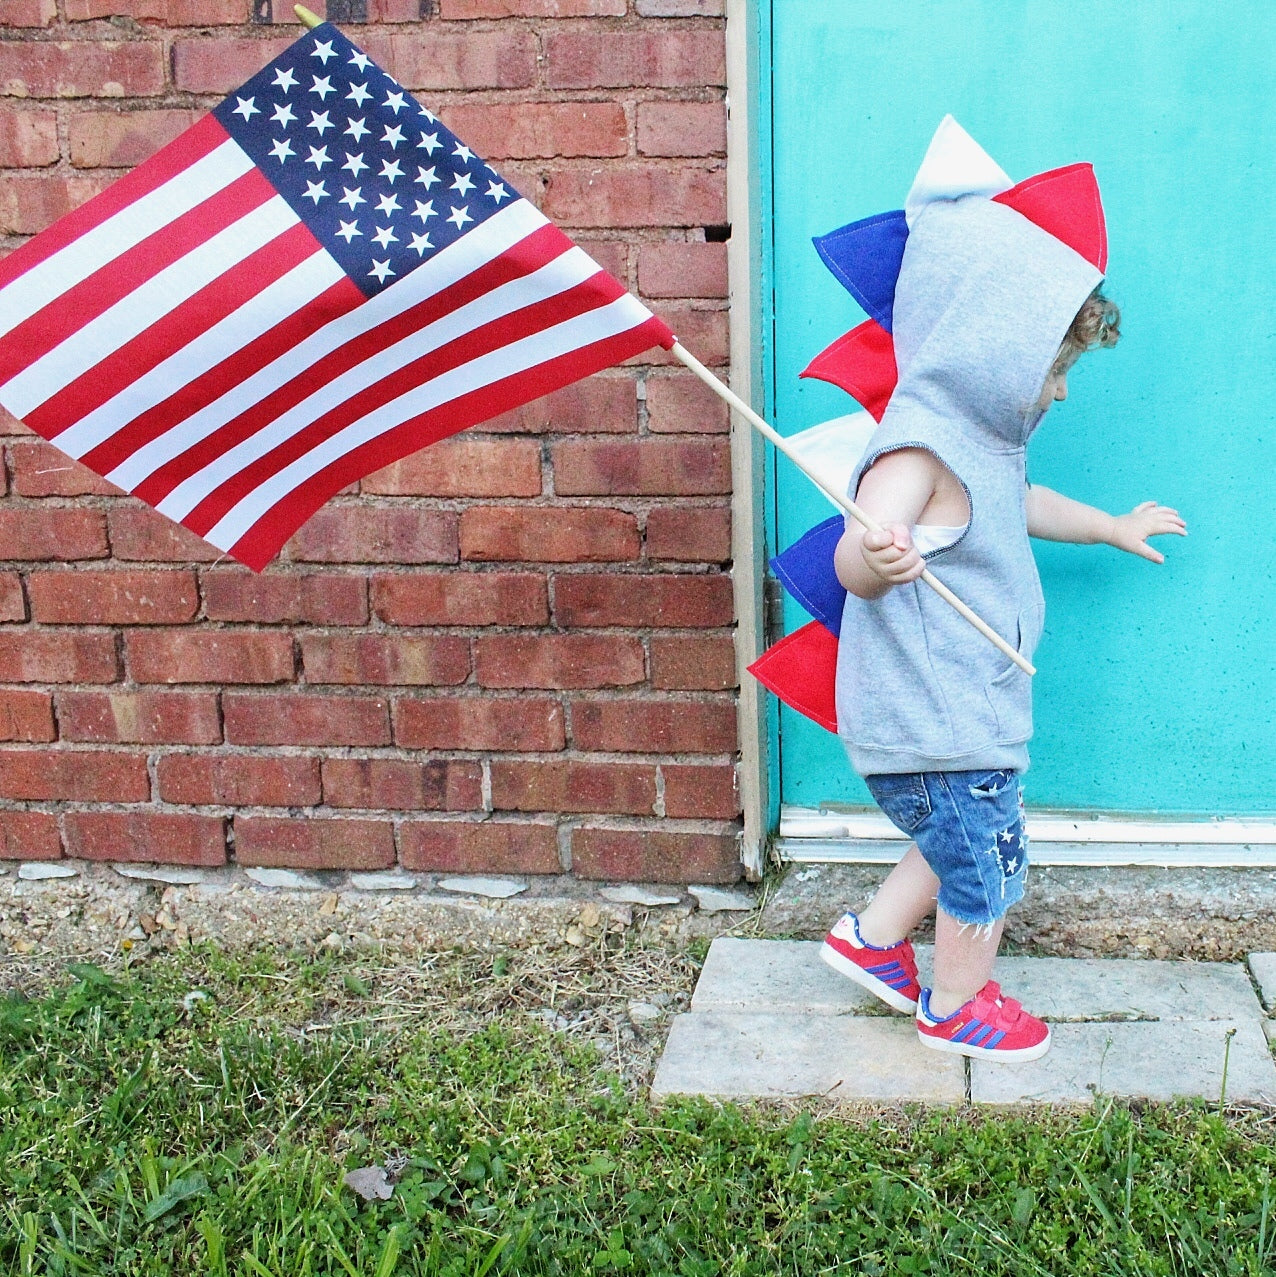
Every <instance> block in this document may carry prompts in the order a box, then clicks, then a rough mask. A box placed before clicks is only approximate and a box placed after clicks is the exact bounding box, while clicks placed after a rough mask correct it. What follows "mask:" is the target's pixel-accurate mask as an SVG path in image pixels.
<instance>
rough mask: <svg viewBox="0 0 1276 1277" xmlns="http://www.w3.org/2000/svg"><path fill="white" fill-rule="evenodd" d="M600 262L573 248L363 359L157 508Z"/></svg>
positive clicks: (196, 492) (166, 510)
mask: <svg viewBox="0 0 1276 1277" xmlns="http://www.w3.org/2000/svg"><path fill="white" fill-rule="evenodd" d="M597 272H598V264H597V262H595V261H593V260H592V259H591V258H590V257H589V255H588V254H587V253H585V252H584V250H583V249H579V248H570V249H568V251H567V252H565V253H563V254H562V255H561V256H559V257H556V258H555V259H554V260H553V261H551V262H549V263H547V264H546V265H544V266H542V267H541V268H540V270H538V271H533V272H532V274H530V275H525V276H524V277H523V278H522V279H516V280H511V281H510V282H509V283H508V284H503V285H501V287H500V288H496V289H493V290H492V291H491V292H489V293H484V294H483V295H482V296H481V297H477V298H475V299H474V301H472V302H470V303H469V304H468V305H465V306H462V307H460V308H459V309H457V310H454V311H452V312H451V313H450V314H448V315H444V316H443V317H442V318H441V319H436V320H435V321H434V323H432V324H427V325H426V326H425V327H424V328H419V329H417V330H416V331H415V332H411V333H409V334H408V335H407V336H406V337H403V338H401V339H400V340H399V341H397V342H395V344H394V345H392V346H387V347H386V348H384V349H383V350H379V351H377V352H376V353H375V354H373V355H371V356H369V357H368V358H367V359H365V360H364V361H363V362H362V363H359V364H356V365H355V366H354V367H353V368H350V369H347V370H346V371H345V372H344V373H342V374H341V376H339V377H334V378H333V379H332V380H331V381H329V382H327V383H326V384H324V385H322V386H320V387H319V389H318V390H316V391H315V392H314V393H313V394H312V395H309V396H307V397H306V398H305V399H303V400H302V401H301V402H300V403H299V404H297V405H295V406H294V407H292V408H290V409H289V410H288V411H287V412H285V413H284V414H283V415H282V416H279V417H276V418H275V419H274V420H273V421H271V422H268V423H267V424H266V425H264V426H263V427H262V428H261V429H260V430H258V431H257V432H256V433H255V434H253V435H250V436H249V437H248V438H247V439H244V440H243V441H242V442H241V443H239V444H237V445H236V446H235V447H233V448H230V449H228V450H227V451H226V452H224V453H222V454H221V455H220V456H219V457H217V458H216V459H215V460H214V461H211V462H209V464H208V465H207V466H205V467H204V468H203V469H202V470H199V471H197V472H196V473H195V474H193V475H191V476H190V478H189V479H186V480H185V481H184V482H183V483H180V484H179V485H178V486H177V487H176V488H174V489H173V491H172V492H170V493H169V494H168V496H166V497H165V498H164V500H163V501H161V502H160V503H159V505H158V506H157V507H156V508H157V509H158V510H159V511H160V513H161V514H166V515H168V517H169V518H170V519H175V520H177V521H178V522H179V523H180V522H181V520H182V519H184V518H185V517H186V515H188V514H189V513H190V512H191V511H192V510H193V509H194V508H195V507H196V506H197V505H198V504H199V503H200V502H201V501H202V500H203V499H204V498H205V497H206V496H208V494H209V493H210V492H213V491H214V490H215V489H217V488H219V487H220V486H221V485H222V484H223V483H225V482H226V480H227V479H230V478H231V477H232V476H233V475H235V474H238V473H239V471H240V470H242V469H243V468H244V467H245V466H247V465H248V464H249V463H250V462H252V461H255V460H256V459H257V458H258V457H264V456H265V455H266V454H267V453H268V452H270V450H271V449H272V448H275V447H278V446H279V445H280V444H281V443H285V442H287V440H289V439H291V438H292V436H293V435H295V434H296V433H297V432H298V431H299V430H304V429H305V428H306V427H307V426H308V425H310V423H311V422H313V421H317V420H318V419H319V418H320V417H322V416H323V415H324V413H326V412H329V411H331V410H332V409H334V408H338V407H340V406H341V405H342V404H343V403H345V402H346V400H347V399H350V398H351V397H352V396H354V395H357V394H358V393H359V392H360V391H362V390H365V389H366V388H367V387H368V386H372V385H375V384H376V383H377V382H379V381H381V380H382V379H383V378H385V377H388V376H390V375H391V374H392V373H395V372H397V371H398V370H399V369H400V368H403V367H405V366H406V365H407V364H410V363H412V361H413V360H415V359H419V358H421V356H422V355H426V354H429V352H430V351H432V350H437V349H438V348H439V347H441V346H444V345H446V344H447V343H448V342H450V341H455V340H456V339H457V338H460V337H465V336H467V335H468V334H470V333H472V332H474V331H475V330H476V329H479V328H482V327H483V326H484V325H485V324H489V323H491V322H492V321H493V320H497V319H500V318H501V317H502V316H504V315H507V314H509V313H510V312H511V311H514V310H519V309H521V308H522V307H524V306H528V305H532V304H534V303H535V302H538V301H543V300H545V299H546V298H549V297H555V296H557V295H558V294H559V293H564V292H566V291H567V290H568V289H571V288H574V287H576V285H577V284H580V283H581V282H583V281H584V280H586V279H588V278H589V277H590V276H591V275H594V274H597Z"/></svg>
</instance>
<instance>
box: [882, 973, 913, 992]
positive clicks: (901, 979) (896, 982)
mask: <svg viewBox="0 0 1276 1277" xmlns="http://www.w3.org/2000/svg"><path fill="white" fill-rule="evenodd" d="M884 983H886V984H889V985H890V986H891V988H892V989H902V988H904V987H905V986H906V985H907V984H908V977H907V976H906V975H904V974H903V972H901V973H900V974H899V975H895V976H891V977H890V979H889V980H886V981H885V982H884Z"/></svg>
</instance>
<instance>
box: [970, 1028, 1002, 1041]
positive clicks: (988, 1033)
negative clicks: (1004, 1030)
mask: <svg viewBox="0 0 1276 1277" xmlns="http://www.w3.org/2000/svg"><path fill="white" fill-rule="evenodd" d="M996 1032H997V1030H996V1029H994V1028H993V1026H992V1025H991V1024H985V1025H984V1027H983V1028H982V1029H980V1030H979V1032H978V1033H976V1034H975V1036H974V1037H972V1038H971V1039H970V1045H971V1046H983V1045H984V1044H985V1043H986V1042H987V1041H988V1039H989V1038H990V1037H992V1035H993V1034H994V1033H996Z"/></svg>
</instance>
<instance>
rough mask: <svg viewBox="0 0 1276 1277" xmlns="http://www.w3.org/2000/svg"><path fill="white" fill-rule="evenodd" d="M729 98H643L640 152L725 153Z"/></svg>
mask: <svg viewBox="0 0 1276 1277" xmlns="http://www.w3.org/2000/svg"><path fill="white" fill-rule="evenodd" d="M726 153H727V106H726V103H725V102H640V103H639V104H638V154H639V155H658V156H671V157H672V156H680V155H725V154H726Z"/></svg>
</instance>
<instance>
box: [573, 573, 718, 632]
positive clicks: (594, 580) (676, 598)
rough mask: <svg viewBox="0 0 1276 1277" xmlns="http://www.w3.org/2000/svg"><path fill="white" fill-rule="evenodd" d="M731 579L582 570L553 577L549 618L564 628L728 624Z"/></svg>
mask: <svg viewBox="0 0 1276 1277" xmlns="http://www.w3.org/2000/svg"><path fill="white" fill-rule="evenodd" d="M733 618H734V609H733V600H732V594H731V579H730V578H729V577H725V576H706V575H701V576H671V575H641V576H639V575H625V576H613V575H603V574H600V573H581V574H578V575H571V576H559V577H557V578H556V579H555V582H554V619H555V621H556V622H557V624H558V625H560V626H562V627H563V628H564V629H572V628H584V627H588V626H604V625H624V626H632V627H639V626H641V627H644V628H646V627H654V628H660V629H670V628H674V627H678V626H684V627H686V626H697V627H703V626H713V625H730V624H731V622H732V620H733Z"/></svg>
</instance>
